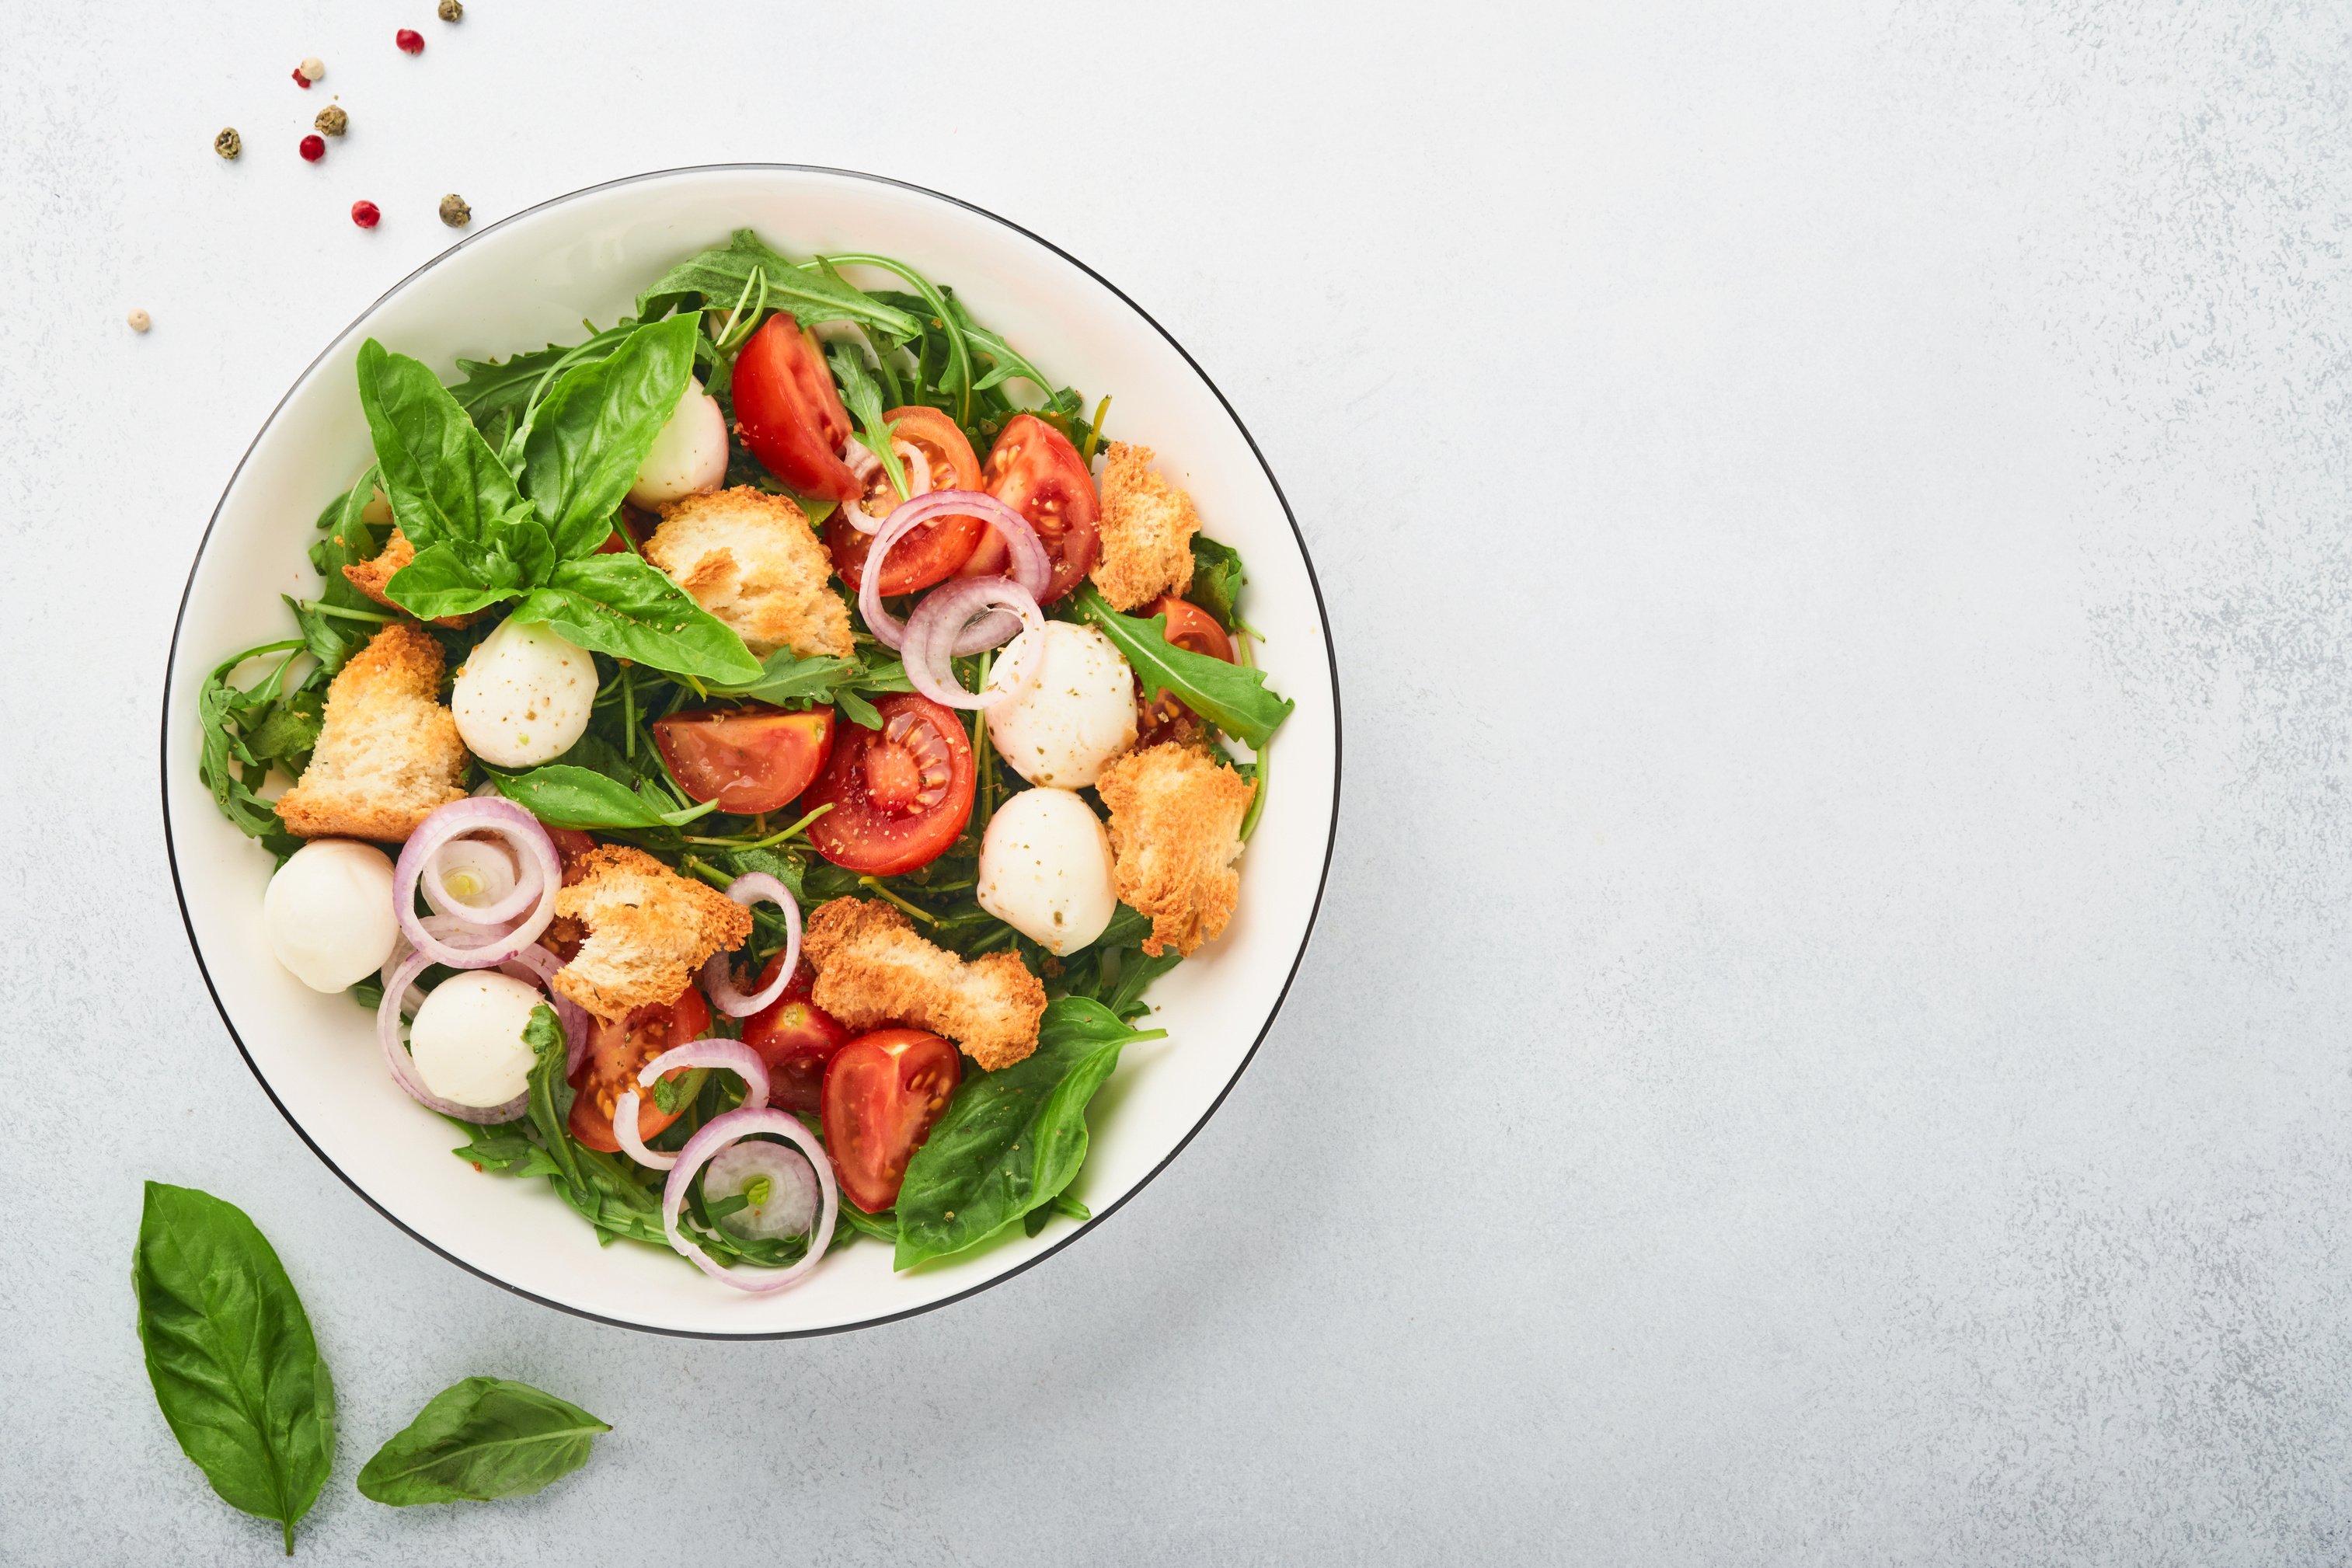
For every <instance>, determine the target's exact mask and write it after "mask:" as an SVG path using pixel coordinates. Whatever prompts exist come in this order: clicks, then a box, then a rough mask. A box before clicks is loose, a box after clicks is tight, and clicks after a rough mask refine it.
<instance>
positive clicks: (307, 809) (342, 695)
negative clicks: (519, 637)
mask: <svg viewBox="0 0 2352 1568" xmlns="http://www.w3.org/2000/svg"><path fill="white" fill-rule="evenodd" d="M440 697H441V645H440V644H439V643H437V642H435V641H434V640H433V639H432V637H429V636H427V635H426V634H425V631H424V630H423V629H422V628H420V627H417V626H411V625H409V624H408V623H407V622H405V621H395V622H394V623H393V624H392V625H390V626H386V627H384V628H383V630H382V631H380V632H378V633H376V634H375V636H374V637H371V638H370V639H369V640H368V645H367V647H363V648H362V649H360V651H359V652H357V653H355V654H353V655H352V657H351V659H350V660H349V662H347V663H346V664H345V665H344V666H343V668H341V670H339V671H338V672H336V675H335V679H334V680H333V681H332V682H331V683H330V684H329V686H328V687H327V710H326V715H325V718H324V721H322V722H321V724H320V730H319V744H318V746H317V747H316V748H315V749H314V750H313V751H312V752H310V766H309V767H306V768H304V769H303V770H302V776H301V778H300V779H299V780H298V781H297V782H296V783H295V785H294V787H293V788H292V789H289V790H288V791H287V792H286V793H285V794H284V795H281V796H279V797H278V816H279V817H280V818H281V819H282V820H283V821H284V822H285V824H286V826H287V830H288V831H289V832H291V833H298V834H299V835H301V836H302V837H305V838H323V837H334V838H371V839H374V840H375V841H377V842H379V843H394V842H397V841H399V840H401V839H404V838H406V837H408V836H409V835H410V834H412V833H414V832H415V831H416V825H417V824H418V823H420V822H423V821H424V820H425V818H426V817H427V816H431V815H432V814H433V812H434V811H435V810H436V808H437V807H440V806H444V805H448V804H449V803H450V802H451V801H453V800H463V799H465V798H466V786H465V778H466V744H465V742H462V741H460V740H459V739H457V720H456V719H455V718H453V717H452V716H451V715H450V712H449V710H447V709H446V708H444V707H443V706H441V702H440Z"/></svg>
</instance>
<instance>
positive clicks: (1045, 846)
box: [975, 789, 1118, 957]
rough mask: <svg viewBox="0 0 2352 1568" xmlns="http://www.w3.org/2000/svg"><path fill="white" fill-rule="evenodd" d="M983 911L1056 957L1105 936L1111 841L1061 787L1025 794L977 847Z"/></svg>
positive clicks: (1110, 906) (1114, 903)
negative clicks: (978, 850)
mask: <svg viewBox="0 0 2352 1568" xmlns="http://www.w3.org/2000/svg"><path fill="white" fill-rule="evenodd" d="M975 896H976V897H977V898H978V899H979V900H980V907H981V908H982V909H983V910H987V911H988V912H989V913H990V914H992V915H994V916H995V917H996V918H997V919H998V920H1001V921H1003V922H1004V923H1005V924H1006V925H1009V926H1011V927H1012V928H1013V930H1014V931H1019V932H1020V933H1021V934H1022V935H1023V936H1025V937H1027V938H1028V939H1029V940H1030V941H1032V942H1035V943H1036V944H1037V945H1038V946H1040V947H1042V948H1044V949H1045V951H1046V952H1050V953H1053V954H1055V956H1056V957H1061V956H1065V955H1066V954H1069V953H1073V952H1077V951H1078V949H1080V948H1082V947H1084V946H1086V945H1087V943H1088V942H1092V941H1094V939H1095V938H1097V937H1098V936H1100V935H1102V933H1103V928H1104V927H1105V926H1107V925H1108V924H1110V917H1111V916H1112V915H1114V914H1116V913H1117V912H1118V893H1117V892H1115V891H1114V890H1113V889H1112V887H1111V855H1110V836H1109V835H1108V834H1107V833H1105V832H1104V831H1103V825H1102V823H1101V822H1100V821H1099V820H1097V818H1096V816H1095V814H1094V812H1093V811H1092V810H1090V809H1088V807H1087V803H1086V802H1085V801H1083V800H1081V799H1079V798H1078V796H1077V795H1075V794H1073V793H1072V792H1070V791H1068V790H1066V789H1030V790H1023V791H1022V792H1021V793H1020V794H1019V795H1013V796H1012V797H1011V798H1010V799H1008V800H1006V801H1005V803H1004V804H1003V805H1001V806H999V807H997V809H996V815H995V816H992V817H990V818H989V819H988V833H987V835H986V836H985V837H982V839H981V841H980V886H979V889H978V890H977V892H976V894H975Z"/></svg>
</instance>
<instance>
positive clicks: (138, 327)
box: [129, 310, 155, 332]
mask: <svg viewBox="0 0 2352 1568" xmlns="http://www.w3.org/2000/svg"><path fill="white" fill-rule="evenodd" d="M129 321H130V322H131V331H134V332H143V331H146V330H147V329H148V328H150V327H152V326H153V325H154V324H155V323H154V322H153V321H151V320H149V319H148V315H147V312H146V311H144V310H133V311H131V315H130V317H129Z"/></svg>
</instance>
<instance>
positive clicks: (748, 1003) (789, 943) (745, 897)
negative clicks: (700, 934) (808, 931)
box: [702, 871, 801, 1018]
mask: <svg viewBox="0 0 2352 1568" xmlns="http://www.w3.org/2000/svg"><path fill="white" fill-rule="evenodd" d="M727 896H728V897H729V898H730V899H732V900H735V901H736V902H737V903H739V904H743V905H747V906H748V905H751V904H753V903H757V902H759V901H761V900H766V901H767V902H769V903H772V904H773V905H775V906H776V907H777V908H778V909H780V910H783V911H784V953H783V962H782V963H779V964H777V965H776V977H775V979H773V980H772V981H770V982H769V983H768V984H765V985H763V986H761V988H760V989H759V990H757V991H754V992H752V993H751V994H750V995H748V996H747V995H745V994H743V993H742V992H740V991H739V990H737V989H736V987H735V970H734V966H733V965H732V964H731V963H730V962H729V960H728V955H727V954H725V953H723V952H714V953H712V954H711V955H710V957H709V960H708V961H707V962H705V963H704V964H703V966H702V989H703V993H704V994H706V995H708V996H709V998H710V1002H711V1005H713V1006H715V1007H717V1008H718V1009H719V1011H720V1012H722V1013H724V1014H726V1015H727V1016H729V1017H730V1018H748V1017H750V1016H751V1015H752V1014H754V1013H756V1012H758V1011H759V1010H760V1009H761V1008H762V1007H765V1006H766V1005H768V1004H770V1003H771V1002H773V1001H774V1000H775V999H776V998H777V997H779V996H781V995H782V994H784V987H785V986H787V985H790V984H792V983H793V970H795V969H798V968H799V967H800V963H801V907H800V905H799V903H798V902H796V901H795V900H793V891H792V889H790V888H787V887H785V886H784V885H783V883H782V882H780V881H778V880H777V879H775V878H773V877H771V876H770V875H768V873H766V872H765V871H752V872H749V873H747V874H745V875H743V876H740V877H738V878H736V879H734V880H733V881H732V882H730V883H729V884H727Z"/></svg>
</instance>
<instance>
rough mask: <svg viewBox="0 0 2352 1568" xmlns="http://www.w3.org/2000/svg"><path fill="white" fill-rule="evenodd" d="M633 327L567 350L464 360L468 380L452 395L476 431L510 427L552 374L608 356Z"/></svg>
mask: <svg viewBox="0 0 2352 1568" xmlns="http://www.w3.org/2000/svg"><path fill="white" fill-rule="evenodd" d="M635 326H636V322H635V321H622V322H621V323H620V324H619V325H618V326H614V327H608V328H606V329H605V330H604V331H601V332H598V333H596V334H595V335H594V336H593V337H591V338H590V339H589V340H588V341H587V342H584V343H574V344H572V346H571V347H569V348H566V347H564V346H563V345H562V344H561V343H550V344H548V345H547V346H546V347H545V348H543V349H532V350H530V351H529V352H527V353H519V354H510V355H509V356H508V357H507V358H506V359H505V360H504V361H499V360H471V359H461V360H459V361H458V362H457V371H458V374H460V375H461V376H462V377H463V378H464V379H462V380H461V381H459V382H458V384H457V385H456V386H453V387H451V388H450V389H449V395H451V396H452V397H455V398H456V399H457V406H458V407H460V408H463V409H464V410H465V411H466V412H467V414H468V415H469V416H472V418H473V421H474V424H475V425H476V426H478V427H479V428H481V429H483V430H488V428H489V426H492V425H493V424H497V423H499V422H500V421H505V422H507V423H508V424H509V426H512V425H514V424H519V423H520V421H521V419H522V416H523V415H524V414H525V413H526V412H528V411H529V409H530V405H531V404H532V402H533V401H534V400H535V398H536V396H537V395H538V392H539V389H540V387H541V384H544V383H545V382H546V381H547V380H548V378H549V377H550V375H551V374H558V373H561V372H563V371H566V370H570V369H571V368H572V366H574V365H577V364H583V363H588V362H590V361H592V360H598V359H602V358H604V356H605V355H606V354H609V353H612V352H613V350H614V348H615V347H616V346H618V344H619V343H620V342H621V341H622V340H623V339H625V338H626V337H627V336H628V335H629V333H630V331H632V330H634V329H635Z"/></svg>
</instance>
